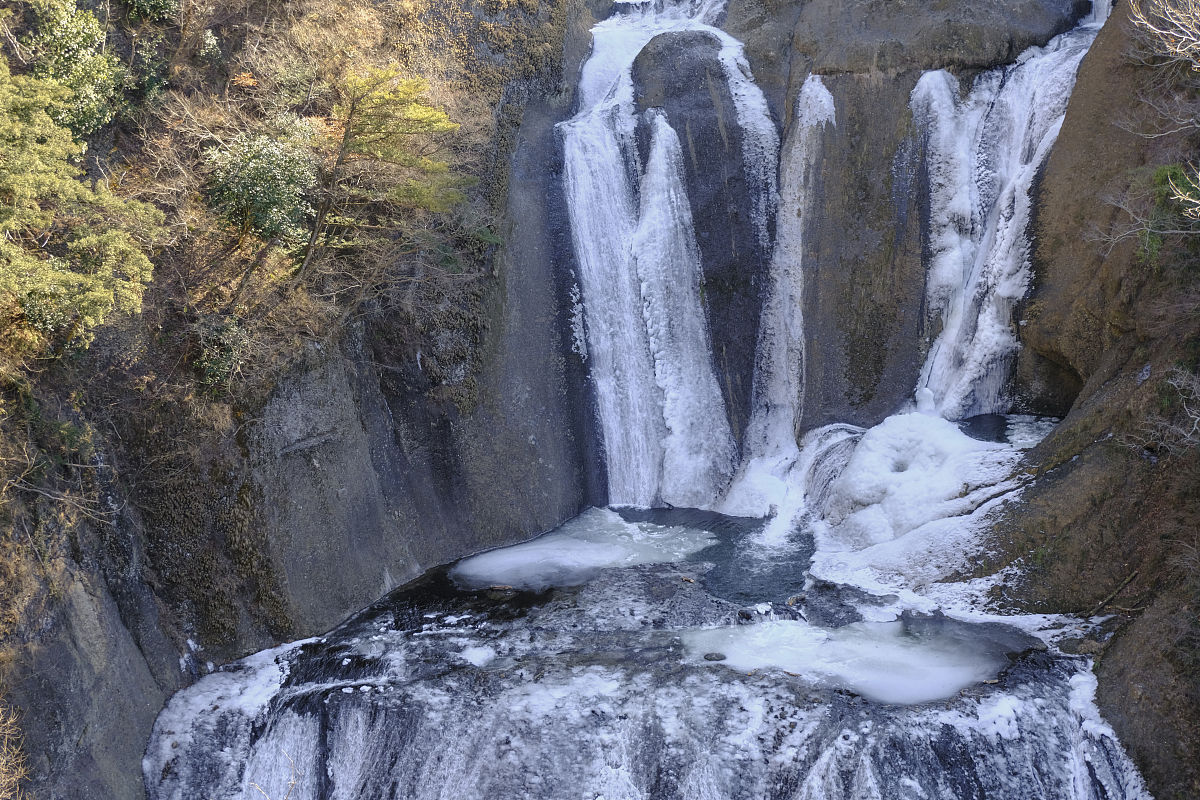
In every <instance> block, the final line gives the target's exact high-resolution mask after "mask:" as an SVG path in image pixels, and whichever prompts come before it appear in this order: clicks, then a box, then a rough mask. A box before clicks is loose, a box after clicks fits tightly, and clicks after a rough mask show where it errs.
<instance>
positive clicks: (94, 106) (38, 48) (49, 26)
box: [23, 0, 125, 136]
mask: <svg viewBox="0 0 1200 800" xmlns="http://www.w3.org/2000/svg"><path fill="white" fill-rule="evenodd" d="M30 5H32V7H33V10H34V16H35V17H36V25H35V28H34V31H33V33H32V34H30V35H29V36H27V37H26V38H25V40H24V42H23V43H24V44H25V46H27V47H28V48H29V49H30V51H31V52H32V54H33V72H34V74H35V75H36V76H38V77H40V78H48V79H52V80H55V81H57V82H59V83H61V84H62V85H63V86H65V87H67V88H68V89H70V90H71V92H72V95H73V96H72V98H71V101H70V102H69V103H66V104H64V105H63V106H61V107H59V108H57V109H56V110H55V111H54V112H53V114H52V116H53V117H54V119H55V121H57V122H59V123H61V124H63V125H66V126H67V127H69V128H70V129H71V130H72V131H74V132H75V134H76V135H78V136H87V135H89V134H91V133H94V132H95V131H97V130H98V129H100V128H101V127H103V126H104V125H107V124H108V123H109V122H110V121H112V118H113V116H115V115H116V113H117V109H118V107H119V105H120V102H121V88H122V85H123V82H124V78H125V73H124V70H123V69H122V68H121V64H120V62H118V61H117V59H116V57H115V56H113V55H111V54H110V53H107V52H105V51H104V36H105V34H104V28H103V26H102V25H101V24H100V21H99V20H98V19H96V15H95V14H93V13H92V12H90V11H85V10H82V9H79V8H77V7H76V6H75V0H30Z"/></svg>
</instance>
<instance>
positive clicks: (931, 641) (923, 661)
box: [683, 620, 1006, 703]
mask: <svg viewBox="0 0 1200 800" xmlns="http://www.w3.org/2000/svg"><path fill="white" fill-rule="evenodd" d="M683 640H684V643H685V644H686V646H687V648H688V652H689V653H690V654H691V655H692V656H693V657H694V658H700V657H701V656H703V655H704V654H707V653H712V652H717V653H721V654H722V655H724V656H725V659H724V660H723V661H720V662H719V664H720V665H721V666H726V667H731V668H733V669H736V670H740V671H742V672H746V671H749V670H757V669H770V668H775V669H781V670H785V671H787V672H790V673H793V674H796V675H799V676H802V677H804V678H808V679H809V680H813V681H817V682H820V683H827V684H831V685H833V686H836V687H845V688H848V689H851V690H853V691H855V692H857V693H858V694H861V695H863V696H865V697H869V698H871V699H872V700H877V701H879V702H881V703H925V702H929V701H931V700H939V699H942V698H946V697H951V696H952V695H954V694H956V693H957V692H958V691H960V690H962V689H964V688H966V687H967V686H970V685H972V684H975V683H978V682H980V681H984V680H988V679H990V678H994V677H995V676H996V674H997V673H998V672H999V671H1000V669H1001V668H1002V667H1003V666H1004V664H1005V663H1006V659H1005V656H1004V652H1003V650H1001V649H999V648H996V647H995V646H992V647H988V646H987V642H985V641H983V640H978V641H974V642H973V641H971V640H969V639H966V638H965V637H960V636H939V635H937V634H933V635H923V636H918V635H914V634H913V633H911V632H909V631H908V630H907V627H906V626H905V624H904V623H902V622H899V621H896V622H888V623H869V622H861V623H856V624H854V625H847V626H845V627H842V628H836V629H832V630H830V629H826V628H818V627H815V626H812V625H809V624H808V623H807V622H800V621H792V620H774V621H769V622H763V623H760V624H757V625H739V626H737V627H732V628H716V629H712V630H700V631H688V632H686V633H684V634H683Z"/></svg>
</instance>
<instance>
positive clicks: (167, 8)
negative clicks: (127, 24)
mask: <svg viewBox="0 0 1200 800" xmlns="http://www.w3.org/2000/svg"><path fill="white" fill-rule="evenodd" d="M125 7H126V8H128V9H129V16H130V18H131V19H138V20H146V21H147V22H164V21H166V20H168V19H170V18H171V17H173V16H175V13H176V12H177V11H179V2H178V0H125Z"/></svg>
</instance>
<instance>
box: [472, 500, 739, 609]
mask: <svg viewBox="0 0 1200 800" xmlns="http://www.w3.org/2000/svg"><path fill="white" fill-rule="evenodd" d="M715 542H716V537H715V536H713V534H711V533H709V532H708V531H701V530H695V529H692V528H681V527H663V526H659V525H651V524H648V523H632V522H626V521H625V520H623V519H622V518H621V517H620V515H618V514H617V513H616V512H614V511H610V510H608V509H599V508H592V509H588V510H587V511H584V512H583V513H582V514H580V515H579V516H578V517H576V518H575V519H573V520H571V521H570V522H567V523H565V524H564V525H562V526H561V527H559V528H557V529H555V530H554V531H552V532H550V533H548V534H546V535H544V536H540V537H538V538H537V539H534V540H533V541H531V542H526V543H524V544H518V545H514V546H513V547H505V548H501V549H500V550H492V551H490V552H487V553H482V554H480V555H477V556H472V557H471V558H467V559H464V560H462V561H460V562H459V563H458V565H457V566H455V567H454V569H452V570H451V571H450V576H451V577H452V578H453V579H454V580H455V581H456V582H458V583H459V584H461V585H463V586H466V587H469V588H482V587H486V586H495V585H504V586H512V587H514V588H518V589H532V590H534V591H541V590H543V589H547V588H549V587H551V586H576V585H578V584H581V583H584V582H585V581H587V580H588V579H589V578H591V577H592V576H593V575H595V574H596V573H597V572H598V571H600V570H602V569H605V568H609V567H631V566H635V565H638V564H660V563H665V562H671V561H681V560H683V559H685V558H687V557H688V556H689V555H691V554H693V553H698V552H699V551H701V550H703V549H704V548H705V547H708V546H709V545H711V544H714V543H715Z"/></svg>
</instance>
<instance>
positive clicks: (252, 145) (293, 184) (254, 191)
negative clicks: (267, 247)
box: [205, 134, 317, 239]
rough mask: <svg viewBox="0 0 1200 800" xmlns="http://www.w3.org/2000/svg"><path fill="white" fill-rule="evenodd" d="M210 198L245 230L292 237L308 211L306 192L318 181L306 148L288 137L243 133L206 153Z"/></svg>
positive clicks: (260, 234)
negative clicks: (280, 137) (224, 145)
mask: <svg viewBox="0 0 1200 800" xmlns="http://www.w3.org/2000/svg"><path fill="white" fill-rule="evenodd" d="M205 160H206V161H207V163H208V168H209V170H210V171H211V174H210V178H209V191H208V200H209V204H210V205H211V206H212V207H213V208H214V209H216V210H218V211H219V212H220V213H221V214H222V215H223V216H224V217H225V219H227V220H228V221H229V223H230V224H231V225H233V226H234V227H236V228H238V229H239V230H240V231H241V234H242V235H243V236H244V235H245V234H247V233H254V234H255V235H257V236H259V237H261V238H263V239H274V238H278V237H282V238H284V239H294V238H297V237H299V236H300V235H301V233H302V224H303V221H304V218H305V216H306V215H307V214H309V213H311V211H312V209H311V208H310V207H309V204H308V201H307V200H306V195H307V193H308V191H309V190H310V189H312V187H313V185H314V184H315V183H316V179H317V178H316V172H315V166H314V164H313V160H312V156H311V155H310V154H309V151H308V148H307V147H305V146H304V145H303V144H302V143H301V142H299V141H296V140H295V139H294V138H291V139H277V138H275V137H272V136H267V135H264V134H242V135H240V136H238V137H237V138H235V139H234V140H233V141H232V142H230V143H229V145H228V146H226V147H218V148H213V149H212V150H209V151H208V153H207V154H206V156H205Z"/></svg>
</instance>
